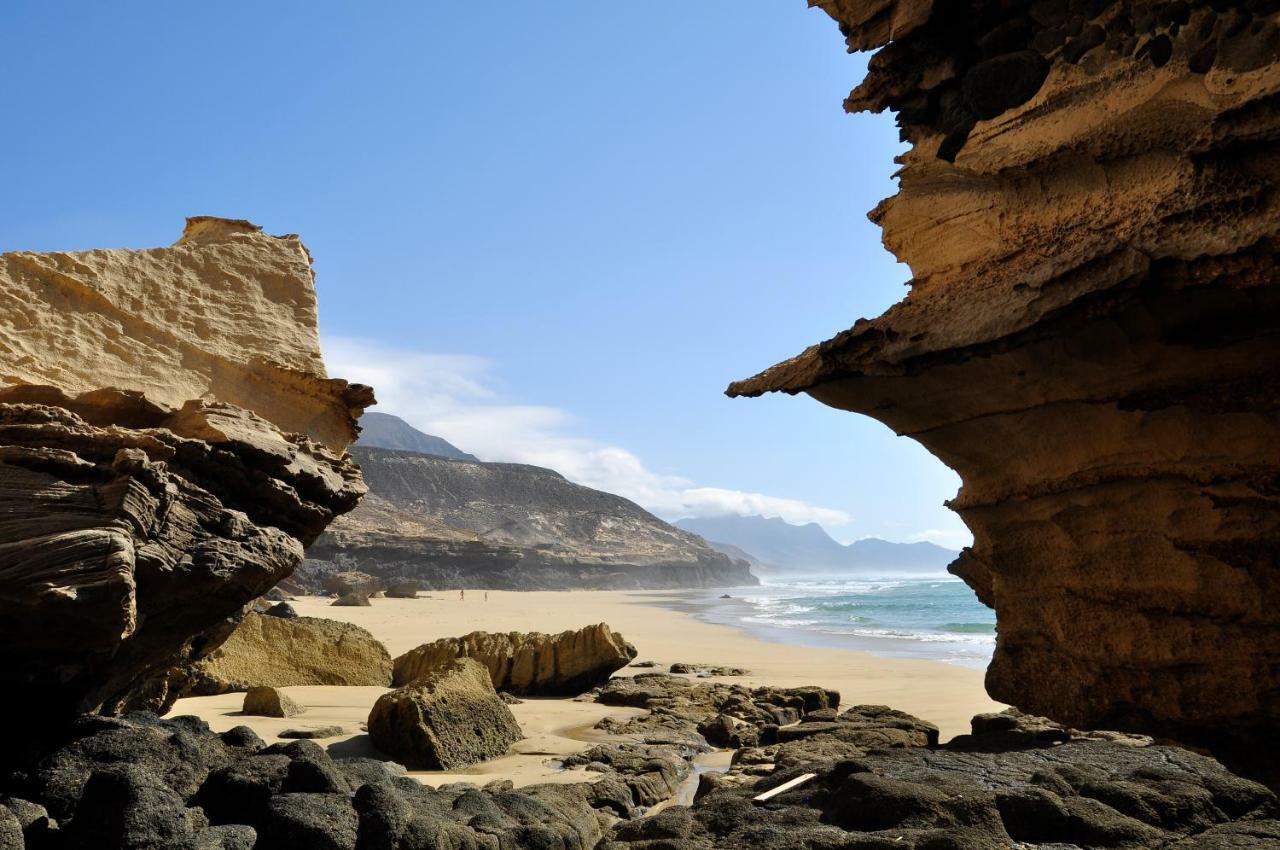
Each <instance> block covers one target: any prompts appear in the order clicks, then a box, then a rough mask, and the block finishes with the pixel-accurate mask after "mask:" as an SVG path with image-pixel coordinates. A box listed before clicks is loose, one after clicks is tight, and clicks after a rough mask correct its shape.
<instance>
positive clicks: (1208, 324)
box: [730, 0, 1280, 779]
mask: <svg viewBox="0 0 1280 850" xmlns="http://www.w3.org/2000/svg"><path fill="white" fill-rule="evenodd" d="M818 5H821V6H822V7H823V9H824V10H826V11H827V12H828V13H829V14H830V15H831V16H832V17H833V18H835V19H836V20H837V21H838V22H839V24H840V27H841V31H842V32H843V34H844V35H845V36H846V39H847V43H848V45H849V48H850V49H851V50H869V49H879V52H878V53H877V54H876V55H875V56H874V57H873V58H872V60H871V62H870V70H869V72H868V74H867V77H866V79H865V80H864V81H863V82H862V83H861V85H859V86H858V87H857V88H856V89H855V90H854V92H853V94H852V95H850V97H849V99H848V101H847V102H846V108H847V109H849V110H872V111H880V110H883V109H891V110H893V111H894V112H896V113H897V118H898V123H899V126H900V127H901V128H902V135H903V138H904V139H905V140H906V141H908V142H910V143H911V150H910V151H909V152H908V153H906V154H904V155H903V156H902V157H901V160H900V161H901V163H902V169H901V171H900V172H899V177H900V189H899V192H898V194H897V195H896V196H894V197H893V198H890V199H888V200H886V201H884V202H883V203H882V204H880V206H879V207H877V209H876V210H875V211H874V212H873V213H872V218H873V219H874V220H875V221H876V222H878V223H879V224H880V225H881V226H882V227H883V230H884V241H885V244H886V246H887V247H888V248H889V249H890V250H891V251H893V252H894V253H895V254H896V255H897V256H898V258H899V259H901V260H902V261H904V262H906V263H907V264H909V265H910V267H911V271H912V273H913V275H914V278H913V280H912V282H911V291H910V294H909V295H908V297H907V298H906V300H904V301H903V302H901V303H900V304H898V305H896V306H894V307H893V308H891V309H890V310H889V311H888V312H887V313H885V314H884V315H883V316H881V317H879V318H877V319H873V320H870V321H867V320H861V321H859V322H857V323H856V324H855V325H854V326H853V327H852V328H851V329H850V330H848V331H845V332H844V333H841V334H839V335H838V336H836V337H835V338H833V339H831V340H828V341H826V342H823V343H820V344H818V345H815V346H813V347H811V348H809V349H808V350H806V351H805V352H803V353H802V354H800V355H799V356H797V357H795V358H792V359H791V360H788V361H787V362H785V363H781V364H779V365H777V366H775V367H773V368H771V369H768V370H766V371H765V372H763V373H762V374H760V375H758V376H756V377H754V378H751V379H749V380H746V381H741V382H738V383H736V384H734V385H733V386H731V387H730V394H731V395H758V394H760V393H764V392H768V391H775V390H778V391H783V392H788V393H798V392H806V393H808V394H809V395H811V396H813V397H814V398H817V399H818V400H820V401H822V402H824V403H826V404H829V405H832V406H834V407H838V408H843V409H846V410H851V411H856V412H860V413H865V414H868V415H870V416H873V417H875V418H877V419H879V420H881V421H883V422H885V423H886V424H888V425H889V426H891V427H892V428H893V429H894V430H895V431H897V432H898V433H900V434H906V435H909V436H911V437H913V438H915V439H917V440H919V441H920V442H921V443H922V444H924V445H925V446H926V447H927V448H928V449H929V450H930V451H932V452H933V453H934V454H935V455H937V456H938V457H939V458H941V459H942V460H943V461H944V462H945V463H947V464H948V465H949V466H951V467H952V468H953V469H955V470H956V471H957V472H958V473H959V474H960V475H961V477H962V479H963V482H964V484H963V487H962V489H961V490H960V493H959V495H958V496H957V497H956V499H955V500H954V501H953V502H951V506H952V507H953V508H954V509H955V510H957V511H958V512H959V513H960V514H961V516H962V517H963V518H964V520H965V522H966V523H967V524H968V525H969V527H970V528H971V529H972V530H973V533H974V538H975V542H974V545H973V547H972V548H970V549H968V550H966V551H965V552H964V553H963V554H962V555H961V557H960V558H959V559H958V560H957V561H956V563H955V564H954V565H953V567H952V570H953V572H955V573H957V574H958V575H960V576H962V577H963V578H964V579H965V580H966V581H967V582H968V583H969V584H970V585H972V586H973V587H974V588H975V590H977V592H978V594H979V596H980V597H981V598H982V599H983V601H985V602H986V603H987V604H989V605H991V606H993V607H994V608H995V609H996V612H997V616H998V619H999V635H998V643H997V647H996V652H995V658H994V660H993V662H992V665H991V668H990V670H989V672H988V676H987V684H988V689H989V691H990V692H991V694H992V696H994V697H995V698H997V699H1000V700H1003V701H1007V702H1010V703H1013V704H1015V705H1017V706H1019V707H1022V708H1024V709H1027V710H1029V711H1033V712H1036V713H1040V714H1045V715H1048V716H1050V717H1053V718H1055V719H1057V720H1060V721H1063V722H1067V723H1070V724H1073V725H1077V726H1082V727H1085V728H1096V727H1103V728H1118V729H1124V730H1134V731H1141V732H1148V733H1151V734H1155V735H1158V736H1163V737H1168V738H1172V739H1176V740H1178V741H1182V742H1187V743H1190V744H1193V745H1197V746H1201V747H1205V748H1208V749H1210V750H1211V751H1213V752H1214V753H1215V754H1217V755H1219V756H1220V757H1221V758H1223V759H1224V760H1225V761H1227V763H1228V764H1229V765H1232V766H1235V767H1236V768H1238V769H1242V770H1246V771H1252V772H1255V773H1257V774H1259V775H1261V774H1266V773H1270V775H1271V777H1272V779H1274V778H1275V773H1274V767H1273V766H1272V764H1273V760H1274V756H1275V755H1276V753H1275V740H1276V739H1275V736H1274V733H1273V729H1274V726H1275V724H1276V722H1277V721H1278V720H1280V696H1278V695H1280V614H1277V612H1278V611H1280V607H1278V606H1277V604H1276V600H1277V599H1278V598H1280V570H1278V569H1277V567H1278V565H1280V487H1278V486H1277V482H1278V481H1280V454H1278V453H1277V449H1276V446H1277V445H1280V339H1278V334H1280V286H1278V285H1277V283H1278V281H1280V268H1278V264H1277V256H1278V254H1280V193H1278V192H1277V189H1278V188H1280V145H1278V144H1277V142H1278V141H1280V55H1278V52H1280V28H1278V22H1277V9H1276V5H1275V4H1274V3H1266V2H1263V3H1258V2H1247V3H1246V2H1242V3H1234V2H1225V3H1214V4H1209V3H1186V2H1155V3H1144V2H1106V0H1099V2H1075V0H1070V2H1068V0H1039V1H1038V2H1035V3H1024V2H1003V3H997V2H974V3H969V4H944V3H932V2H928V0H903V2H896V0H829V1H828V2H822V3H820V4H818Z"/></svg>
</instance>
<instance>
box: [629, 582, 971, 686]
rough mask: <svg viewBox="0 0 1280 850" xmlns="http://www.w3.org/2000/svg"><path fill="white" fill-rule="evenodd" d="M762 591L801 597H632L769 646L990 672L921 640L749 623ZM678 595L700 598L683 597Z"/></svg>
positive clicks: (711, 592)
mask: <svg viewBox="0 0 1280 850" xmlns="http://www.w3.org/2000/svg"><path fill="white" fill-rule="evenodd" d="M948 579H950V577H948ZM761 589H771V590H777V591H788V592H789V593H791V595H795V594H798V593H800V591H799V590H798V589H795V590H792V589H790V588H788V587H787V586H786V585H783V584H764V583H762V584H759V585H743V586H741V587H726V588H700V589H695V590H689V591H667V590H654V591H627V592H632V593H637V594H652V595H653V596H652V601H653V604H654V605H655V606H657V607H662V608H667V609H669V610H672V611H678V612H681V613H686V614H690V615H691V616H693V617H695V618H697V619H698V620H699V621H701V622H704V623H708V624H711V625H718V626H728V627H729V628H735V629H739V630H741V631H743V632H745V633H746V634H748V635H750V636H752V637H755V638H759V639H760V640H764V641H767V642H769V643H780V644H786V645H788V646H797V647H808V648H814V649H845V650H849V651H852V652H868V653H871V654H872V655H877V656H879V657H882V658H887V659H911V660H920V661H935V662H938V663H941V664H947V665H951V666H955V667H963V668H966V669H970V670H979V671H985V670H986V669H987V666H988V665H989V664H990V663H991V658H990V655H977V654H973V655H955V654H953V655H951V656H950V657H943V656H942V655H941V654H940V653H939V652H938V651H937V649H936V647H938V646H940V645H942V644H940V643H939V642H936V641H929V640H925V639H921V638H912V637H880V636H875V635H865V634H854V633H848V632H845V633H832V632H824V631H820V630H817V629H806V628H801V627H798V626H790V625H781V624H772V623H764V622H751V621H750V620H747V619H746V618H747V617H749V616H751V615H756V614H758V613H759V609H758V608H757V607H756V606H754V605H752V604H751V603H749V602H747V601H746V600H745V598H744V597H747V596H751V595H752V591H758V590H761ZM723 593H730V594H731V595H732V598H731V599H723V598H721V597H720V594H723ZM679 594H698V595H696V596H692V595H691V596H681V595H679ZM726 608H732V609H734V613H733V615H732V616H725V615H722V614H720V612H722V611H724V609H726Z"/></svg>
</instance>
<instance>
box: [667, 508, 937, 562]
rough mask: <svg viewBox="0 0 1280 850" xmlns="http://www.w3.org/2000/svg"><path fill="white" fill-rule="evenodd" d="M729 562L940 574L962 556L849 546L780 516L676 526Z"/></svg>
mask: <svg viewBox="0 0 1280 850" xmlns="http://www.w3.org/2000/svg"><path fill="white" fill-rule="evenodd" d="M676 525H677V526H678V527H680V528H683V529H684V530H685V531H691V532H693V533H694V534H697V535H699V536H700V537H702V538H704V539H705V540H706V541H707V542H708V543H710V544H711V546H712V547H713V548H716V549H718V550H719V551H721V552H724V553H725V554H727V555H730V557H738V558H741V557H744V556H746V557H747V559H748V561H749V563H751V564H752V567H753V569H755V570H756V571H757V572H761V571H764V572H768V571H778V572H840V573H848V572H862V573H873V572H874V573H900V572H909V573H926V572H942V571H943V570H945V569H946V568H947V565H948V564H949V563H951V561H953V560H954V559H955V557H956V556H957V555H958V554H959V553H958V552H956V551H954V550H952V549H945V548H943V547H942V546H938V545H936V544H934V543H925V542H921V543H894V542H892V541H889V540H881V539H879V538H876V537H868V538H866V539H863V540H857V541H854V542H853V543H850V544H848V545H845V544H842V543H840V542H838V541H836V540H834V539H833V538H832V537H831V535H829V534H827V532H826V531H825V530H824V529H823V528H822V526H820V525H818V524H817V523H814V522H811V523H807V524H805V525H792V524H791V523H789V522H786V521H785V520H783V519H780V518H778V517H762V516H722V517H701V518H688V519H682V520H679V521H677V522H676Z"/></svg>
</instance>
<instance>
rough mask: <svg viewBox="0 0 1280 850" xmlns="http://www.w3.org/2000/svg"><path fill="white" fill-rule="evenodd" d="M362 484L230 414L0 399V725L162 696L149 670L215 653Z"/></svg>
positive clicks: (27, 390)
mask: <svg viewBox="0 0 1280 850" xmlns="http://www.w3.org/2000/svg"><path fill="white" fill-rule="evenodd" d="M109 422H124V423H126V424H123V425H113V424H104V423H109ZM363 489H364V488H363V486H362V484H361V482H360V478H359V471H358V470H357V469H356V468H355V467H354V466H353V465H352V464H351V463H350V462H349V461H348V460H346V459H345V458H340V457H338V456H336V455H334V454H332V453H330V452H329V451H327V450H326V449H324V448H323V447H321V446H319V445H317V444H315V443H312V442H311V441H310V440H308V439H306V438H304V437H297V436H294V437H289V436H286V435H284V434H282V433H280V432H279V431H277V430H276V429H275V428H274V427H273V426H272V425H271V424H270V423H268V422H266V421H264V420H262V419H260V418H258V417H256V416H254V415H253V414H250V413H248V412H246V411H243V410H240V409H238V408H233V407H230V406H227V405H223V404H219V403H205V402H198V401H196V402H189V403H187V404H186V405H185V406H184V407H183V408H182V409H181V410H178V411H173V410H168V409H165V408H162V407H160V406H158V405H154V404H152V403H150V402H147V401H145V400H143V399H141V398H140V397H138V396H137V395H133V394H126V393H120V392H116V391H106V390H100V391H97V392H94V393H89V394H87V395H82V396H76V397H68V396H66V395H64V394H63V393H61V392H60V391H58V390H55V389H53V388H49V387H30V386H23V387H13V388H5V389H0V513H2V514H3V516H4V521H3V523H0V602H2V604H0V663H3V664H4V666H5V669H7V670H8V671H9V672H10V675H11V676H12V677H13V678H12V680H11V681H12V682H13V683H14V687H15V688H16V689H17V692H16V693H15V695H14V698H13V699H10V700H6V701H5V702H4V708H3V711H4V713H5V714H6V715H7V721H8V722H10V723H11V726H10V728H30V727H29V726H27V725H26V724H34V726H35V727H37V728H40V727H45V726H51V725H56V724H57V723H61V722H65V721H67V720H69V719H70V718H71V717H72V716H74V715H75V714H77V713H80V712H85V711H98V710H115V709H118V708H120V707H122V706H128V705H134V704H154V705H162V704H164V703H165V702H166V701H167V699H168V695H167V694H166V693H165V691H164V688H163V687H159V688H158V689H157V687H156V685H155V683H154V682H153V681H152V677H153V676H154V674H156V673H158V672H160V671H161V670H163V669H164V668H166V667H167V666H169V665H171V664H173V663H175V662H178V661H180V660H181V659H194V658H198V657H200V656H201V655H202V654H203V652H204V651H205V650H206V649H207V648H208V647H211V646H216V645H217V644H216V641H217V640H220V639H221V637H222V636H224V635H225V633H226V632H227V631H229V630H230V628H231V626H233V625H234V621H235V618H236V617H237V616H239V614H240V611H241V609H242V608H243V607H244V606H245V605H246V604H247V603H249V602H250V601H251V600H253V599H255V598H256V597H258V596H260V595H261V594H263V593H264V592H265V591H266V590H267V589H268V588H269V587H271V585H272V584H274V583H275V582H276V581H278V580H280V579H281V578H283V577H284V576H287V575H288V574H289V573H290V572H291V571H292V570H293V569H294V567H295V566H296V565H297V564H298V562H299V561H300V560H301V558H302V546H303V544H304V543H306V542H310V541H311V540H312V539H313V538H314V537H315V536H316V535H317V534H318V533H319V532H320V530H321V529H323V528H324V526H325V524H326V523H327V522H328V521H329V520H330V519H332V518H333V516H334V515H336V514H338V513H341V512H343V511H346V510H350V509H351V507H352V506H353V505H354V504H355V502H356V500H357V499H358V498H359V496H360V494H361V493H362V492H363Z"/></svg>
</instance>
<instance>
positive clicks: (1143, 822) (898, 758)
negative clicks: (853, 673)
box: [600, 706, 1280, 850]
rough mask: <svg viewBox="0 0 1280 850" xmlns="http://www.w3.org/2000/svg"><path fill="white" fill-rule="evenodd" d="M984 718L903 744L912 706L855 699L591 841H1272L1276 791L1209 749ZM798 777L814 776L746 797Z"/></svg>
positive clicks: (646, 844)
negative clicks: (812, 728) (969, 727)
mask: <svg viewBox="0 0 1280 850" xmlns="http://www.w3.org/2000/svg"><path fill="white" fill-rule="evenodd" d="M983 720H984V718H975V723H974V734H973V735H971V736H968V735H966V736H961V737H959V738H957V739H955V740H954V741H952V742H951V743H949V744H947V745H946V746H944V747H940V748H939V747H929V746H925V745H924V744H923V742H921V741H920V739H918V738H917V739H914V740H913V739H912V737H911V736H910V733H909V731H908V730H910V728H911V727H912V725H913V721H914V722H915V723H916V724H918V723H919V721H916V720H915V719H914V718H912V717H910V715H905V714H902V713H901V712H892V711H888V710H885V709H882V708H879V707H874V706H870V707H858V708H855V709H853V710H851V711H849V712H846V714H844V715H841V716H840V721H841V722H838V723H832V724H829V725H830V726H833V727H844V728H841V729H839V730H838V732H828V733H822V734H815V735H812V736H809V737H806V738H803V739H799V740H795V741H792V742H789V743H782V744H778V745H774V746H769V747H765V748H750V749H743V750H739V751H738V752H737V753H735V754H734V763H733V767H732V768H731V769H730V772H729V774H728V775H727V776H724V777H715V776H714V775H712V774H705V775H704V780H706V781H705V782H703V783H702V785H701V787H700V788H699V792H698V795H699V799H698V801H697V803H696V804H695V805H694V806H693V808H692V809H688V808H681V807H672V808H669V809H665V810H664V811H662V812H660V813H659V814H657V815H655V816H654V817H651V818H645V819H643V820H637V821H632V822H628V823H622V824H619V825H618V826H617V827H616V828H615V829H614V831H613V833H612V835H611V837H610V839H609V840H606V841H605V842H604V843H603V844H602V845H600V846H601V850H641V848H644V850H656V848H662V850H713V848H730V847H732V848H739V847H743V848H747V847H760V848H766V847H767V848H770V850H813V849H814V848H837V847H838V848H866V850H881V848H883V850H889V848H905V850H943V848H946V849H947V850H951V848H955V850H961V848H963V850H1007V848H1014V847H1026V848H1032V847H1043V848H1046V849H1047V848H1062V850H1068V848H1116V850H1148V848H1167V850H1175V848H1176V850H1264V848H1272V847H1276V846H1280V820H1277V815H1280V806H1278V805H1277V803H1276V798H1275V795H1274V794H1272V793H1271V792H1270V791H1268V790H1267V789H1266V788H1264V787H1263V786H1261V785H1258V784H1256V783H1253V782H1250V781H1248V780H1245V779H1241V778H1240V777H1238V776H1233V775H1232V774H1230V773H1228V772H1227V771H1226V770H1224V769H1223V768H1222V766H1221V765H1219V764H1218V763H1217V762H1214V761H1213V760H1212V759H1208V758H1205V757H1203V756H1199V755H1196V754H1194V753H1191V752H1188V751H1186V750H1180V749H1177V748H1175V747H1159V746H1149V745H1144V743H1143V742H1138V741H1123V740H1110V739H1109V738H1108V737H1107V736H1096V735H1086V736H1077V735H1075V734H1073V733H1071V732H1069V731H1068V730H1064V729H1062V728H1060V727H1058V728H1056V729H1053V728H1052V727H1051V726H1049V725H1048V724H1044V723H1043V722H1042V721H1041V720H1039V719H1038V718H1030V719H1029V720H1030V723H1029V724H1028V725H1030V726H1031V727H1032V728H1030V729H1027V728H1024V724H1023V720H1024V719H1023V718H1018V717H1006V718H1005V720H1007V721H1008V722H1007V723H994V722H985V723H984V722H980V721H983ZM1049 732H1052V733H1053V734H1046V733H1049ZM889 742H891V743H889ZM805 773H812V774H816V777H815V778H814V779H813V780H812V781H811V782H809V783H807V784H804V785H801V786H800V787H798V788H795V789H794V790H791V791H786V792H783V793H782V794H780V795H778V796H776V797H774V798H773V799H772V800H770V801H769V802H768V803H767V804H764V805H761V804H753V803H752V797H753V796H755V795H757V794H759V793H761V792H763V791H766V790H769V789H773V788H777V787H778V786H780V785H782V784H783V783H785V782H787V781H789V780H791V779H794V778H797V777H799V776H801V775H802V774H805Z"/></svg>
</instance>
